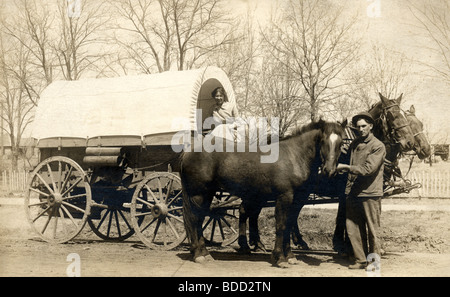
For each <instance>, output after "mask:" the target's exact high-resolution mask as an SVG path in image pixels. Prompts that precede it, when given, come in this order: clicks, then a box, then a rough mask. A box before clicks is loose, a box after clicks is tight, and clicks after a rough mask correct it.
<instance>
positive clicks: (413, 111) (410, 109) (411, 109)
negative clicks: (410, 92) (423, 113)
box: [409, 105, 416, 114]
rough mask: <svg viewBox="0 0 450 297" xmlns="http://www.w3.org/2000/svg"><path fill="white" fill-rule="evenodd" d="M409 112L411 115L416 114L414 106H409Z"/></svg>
mask: <svg viewBox="0 0 450 297" xmlns="http://www.w3.org/2000/svg"><path fill="white" fill-rule="evenodd" d="M409 112H410V113H412V114H416V108H415V107H414V105H411V107H410V108H409Z"/></svg>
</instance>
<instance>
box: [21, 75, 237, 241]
mask: <svg viewBox="0 0 450 297" xmlns="http://www.w3.org/2000/svg"><path fill="white" fill-rule="evenodd" d="M217 87H223V88H224V89H225V91H226V92H227V95H228V99H229V100H230V101H231V102H233V103H234V102H235V96H234V91H233V88H232V86H231V83H230V81H229V79H228V77H227V75H226V74H225V72H223V71H222V70H221V69H219V68H217V67H206V68H202V69H194V70H187V71H168V72H163V73H158V74H150V75H138V76H125V77H114V78H100V79H83V80H79V81H55V82H53V83H52V84H50V85H49V86H48V87H47V88H46V89H45V90H44V92H43V93H42V95H41V98H40V101H39V105H38V107H37V109H36V114H35V120H34V122H33V130H32V137H33V138H35V139H36V140H37V147H38V148H39V152H40V163H39V164H38V165H37V166H36V168H35V169H34V171H33V172H32V173H31V176H30V179H29V180H30V182H29V186H28V190H27V197H26V199H25V200H26V201H25V206H26V213H27V217H28V219H29V221H30V224H31V226H32V228H33V229H34V231H35V232H36V234H37V235H39V236H40V237H41V238H42V239H44V240H46V241H49V242H66V241H68V240H71V239H73V238H74V237H75V236H76V235H77V234H78V233H79V232H80V231H81V229H82V228H83V226H84V225H85V223H86V222H87V223H88V224H89V225H90V227H91V228H92V230H93V231H94V232H95V233H96V234H97V235H98V236H100V237H101V238H103V239H107V240H123V239H126V238H128V237H129V236H131V235H132V234H134V233H136V234H137V235H138V236H139V238H140V239H141V240H142V241H143V242H144V243H145V244H146V245H148V246H149V247H151V248H162V249H169V248H172V247H174V246H176V245H178V244H179V243H180V242H181V241H183V240H184V237H185V232H184V226H183V221H182V219H181V214H182V206H181V183H180V179H179V175H178V171H179V160H178V159H179V155H180V153H178V152H176V151H174V150H173V149H172V138H173V136H174V135H175V134H176V133H177V132H180V131H179V129H180V127H177V125H176V122H177V120H179V119H180V118H181V119H185V120H187V121H188V122H189V129H190V130H191V131H200V132H202V131H201V129H202V126H203V123H202V122H201V121H200V118H201V119H206V118H208V117H210V116H211V115H212V111H213V108H214V106H215V101H214V99H213V98H212V96H211V93H212V91H213V90H214V89H215V88H217ZM199 110H200V111H201V112H200V113H199V112H198V111H199ZM184 129H186V127H184ZM180 145H182V144H180Z"/></svg>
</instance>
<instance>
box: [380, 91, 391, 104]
mask: <svg viewBox="0 0 450 297" xmlns="http://www.w3.org/2000/svg"><path fill="white" fill-rule="evenodd" d="M378 95H380V99H381V103H382V104H383V105H388V103H389V99H388V98H386V97H384V96H383V95H382V94H381V93H378Z"/></svg>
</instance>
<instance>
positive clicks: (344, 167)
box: [336, 163, 350, 173]
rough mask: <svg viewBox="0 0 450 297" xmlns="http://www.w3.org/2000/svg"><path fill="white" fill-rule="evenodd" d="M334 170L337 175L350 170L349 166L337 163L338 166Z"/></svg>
mask: <svg viewBox="0 0 450 297" xmlns="http://www.w3.org/2000/svg"><path fill="white" fill-rule="evenodd" d="M336 170H337V171H338V172H339V173H342V172H347V171H349V170H350V165H347V164H342V163H339V164H337V167H336Z"/></svg>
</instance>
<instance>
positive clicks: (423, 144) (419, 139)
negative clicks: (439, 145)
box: [405, 105, 431, 160]
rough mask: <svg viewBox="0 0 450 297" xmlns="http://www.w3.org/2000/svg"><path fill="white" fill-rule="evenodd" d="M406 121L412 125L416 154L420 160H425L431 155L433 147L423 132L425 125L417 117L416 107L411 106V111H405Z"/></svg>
mask: <svg viewBox="0 0 450 297" xmlns="http://www.w3.org/2000/svg"><path fill="white" fill-rule="evenodd" d="M405 115H406V119H407V120H408V122H409V124H410V125H411V130H412V132H413V136H414V152H416V154H417V157H419V159H420V160H424V159H426V158H428V157H429V156H430V155H431V146H430V143H429V142H428V138H427V137H426V136H425V133H424V132H423V124H422V122H421V121H420V120H419V119H418V118H417V117H416V109H415V107H414V105H411V107H410V108H409V110H407V111H405Z"/></svg>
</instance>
